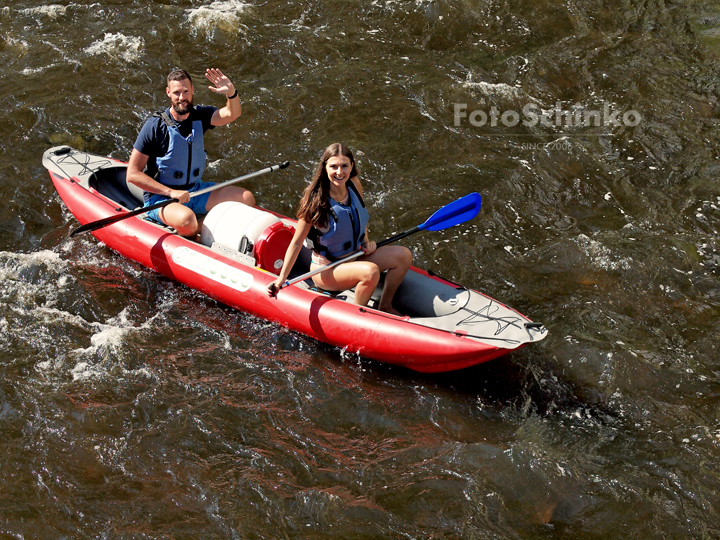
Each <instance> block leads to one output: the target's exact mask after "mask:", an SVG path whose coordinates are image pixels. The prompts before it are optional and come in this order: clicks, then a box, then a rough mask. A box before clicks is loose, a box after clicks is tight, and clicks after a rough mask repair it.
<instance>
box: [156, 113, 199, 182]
mask: <svg viewBox="0 0 720 540" xmlns="http://www.w3.org/2000/svg"><path fill="white" fill-rule="evenodd" d="M156 115H157V116H160V117H161V118H162V119H163V121H164V122H165V124H166V125H167V130H168V136H169V137H170V142H169V145H168V151H167V154H165V155H164V156H163V157H159V158H156V160H155V161H156V163H157V168H158V173H157V176H156V177H155V180H157V181H158V182H160V183H161V184H163V185H166V186H168V187H172V188H176V189H187V188H189V187H190V186H192V185H193V184H194V183H195V182H198V181H200V178H201V177H202V173H203V171H204V170H205V145H204V143H203V126H202V121H200V120H195V121H194V122H193V123H192V131H191V132H190V135H188V136H187V137H183V136H182V135H180V130H179V128H178V125H177V124H176V123H175V120H173V119H172V118H171V117H170V115H169V114H168V113H167V111H162V112H161V113H156Z"/></svg>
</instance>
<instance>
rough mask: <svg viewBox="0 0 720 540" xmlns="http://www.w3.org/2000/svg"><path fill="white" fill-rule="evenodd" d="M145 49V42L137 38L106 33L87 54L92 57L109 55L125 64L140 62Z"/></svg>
mask: <svg viewBox="0 0 720 540" xmlns="http://www.w3.org/2000/svg"><path fill="white" fill-rule="evenodd" d="M144 48H145V40H143V38H141V37H137V36H130V37H128V36H125V35H123V34H121V33H117V34H113V33H106V34H105V37H104V38H103V39H102V40H97V41H94V42H93V43H92V44H91V45H90V46H89V47H87V48H85V52H86V53H87V54H89V55H92V56H98V55H107V56H110V57H112V58H117V59H118V60H123V61H125V62H133V61H135V60H138V59H139V58H140V56H141V55H142V51H143V49H144Z"/></svg>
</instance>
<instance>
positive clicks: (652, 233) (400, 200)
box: [0, 0, 720, 539]
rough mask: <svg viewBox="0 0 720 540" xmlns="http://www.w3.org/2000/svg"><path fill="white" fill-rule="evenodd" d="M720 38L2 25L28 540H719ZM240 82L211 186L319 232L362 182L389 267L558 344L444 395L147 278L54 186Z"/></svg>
mask: <svg viewBox="0 0 720 540" xmlns="http://www.w3.org/2000/svg"><path fill="white" fill-rule="evenodd" d="M719 60H720V8H719V7H718V5H717V4H716V3H714V2H711V1H709V0H685V1H681V0H677V1H675V0H664V1H663V0H642V1H640V0H638V1H632V0H600V1H593V2H589V1H585V0H562V1H555V0H514V1H512V2H502V1H498V0H487V1H483V0H415V1H410V0H374V1H372V2H340V1H337V0H325V1H317V2H310V1H301V0H292V1H290V2H276V1H274V0H269V1H264V2H247V3H243V2H240V1H238V0H216V1H210V0H163V1H161V2H149V1H145V0H113V1H105V0H103V1H99V2H90V1H88V2H66V1H60V2H57V3H55V4H47V3H44V2H40V1H39V0H22V1H6V2H5V5H4V6H2V7H0V66H2V70H0V80H1V81H2V84H1V85H0V95H2V101H3V103H5V106H4V107H3V108H2V111H1V112H0V115H2V119H3V121H2V123H1V124H0V135H1V136H0V156H2V160H1V162H0V190H1V193H2V199H3V200H4V201H5V203H4V209H3V210H2V212H0V275H1V276H2V281H1V282H0V292H1V294H2V301H1V302H0V328H1V329H2V335H1V337H0V440H1V441H2V442H0V456H1V457H0V500H2V501H3V503H2V505H0V538H8V539H9V538H53V539H56V538H238V539H254V538H268V539H270V538H272V539H277V538H287V539H290V538H298V539H301V538H302V539H306V538H318V539H319V538H343V539H345V538H368V539H369V538H373V539H380V538H388V539H391V538H392V539H395V538H413V539H425V538H447V539H455V538H462V539H518V538H527V539H537V538H559V539H586V538H587V539H590V538H597V539H606V538H634V539H661V538H662V539H665V538H668V539H669V538H672V539H677V538H708V539H709V538H718V537H720V516H719V514H718V511H719V510H720V495H719V493H720V466H719V465H718V463H719V458H720V384H719V381H720V361H719V360H718V346H720V337H719V335H720V334H719V330H720V328H719V326H720V325H719V324H718V317H719V315H720V268H719V267H720V238H718V227H719V226H720V184H719V183H718V175H719V174H720V148H719V146H718V142H719V139H720V133H719V132H718V129H719V126H720V106H719V102H718V99H719V98H720V69H718V61H719ZM174 66H181V67H184V68H186V69H188V70H189V71H190V72H191V73H192V74H193V75H194V78H195V83H196V87H197V90H198V92H197V102H201V103H209V104H215V105H222V104H223V102H222V100H221V99H219V98H218V97H216V96H214V95H213V94H211V93H210V92H209V91H208V90H207V89H206V86H207V84H206V81H204V78H203V75H202V74H203V72H204V69H205V68H207V67H218V68H221V69H222V70H224V71H225V72H226V73H227V74H228V75H229V76H230V77H231V78H232V80H233V82H234V83H235V85H236V87H237V88H238V91H239V94H240V96H241V99H242V103H243V116H242V118H241V119H240V120H239V121H238V122H236V123H235V124H233V125H231V126H228V127H225V128H222V129H217V130H215V131H213V132H212V133H211V134H209V135H208V137H207V138H206V147H207V148H208V152H209V158H210V169H209V171H208V173H207V175H206V178H207V179H210V180H214V181H222V180H226V179H228V178H231V177H235V176H238V175H240V174H244V173H247V172H250V171H253V170H256V169H259V168H262V167H264V166H267V165H269V164H272V163H277V162H280V161H283V160H285V159H287V160H290V161H291V162H292V163H293V165H292V167H291V168H289V169H287V170H286V171H283V172H282V173H274V174H273V175H267V176H264V177H260V178H258V179H254V180H252V181H251V182H249V184H248V187H250V188H251V189H252V190H253V191H254V192H255V194H256V197H257V199H258V202H259V203H260V204H262V205H263V206H265V207H267V208H270V209H272V210H275V211H278V212H281V213H284V214H293V212H294V209H295V205H296V202H297V201H298V199H299V196H300V193H301V191H302V189H303V187H304V186H305V184H306V182H307V180H308V177H309V173H310V170H311V169H312V168H313V166H314V163H315V161H316V160H317V158H318V157H319V154H320V152H321V151H322V149H323V148H324V147H325V146H326V145H328V144H329V143H331V142H334V141H336V140H342V141H344V142H346V143H347V144H349V145H350V146H351V147H352V148H353V149H354V150H355V152H356V157H357V158H358V162H359V166H360V168H361V172H362V178H363V181H364V185H365V190H366V193H367V199H368V201H369V202H370V206H371V219H372V222H371V229H372V234H373V236H374V237H375V238H377V239H380V238H383V237H386V236H389V235H391V234H393V233H395V232H398V231H400V230H404V229H407V228H410V227H412V226H414V225H417V224H418V223H421V222H422V221H423V220H424V219H426V218H427V217H428V216H429V215H430V214H431V213H432V212H433V211H434V210H436V209H437V208H439V207H440V206H441V205H443V204H446V203H448V202H450V201H452V200H454V199H456V198H458V197H460V196H462V195H464V194H466V193H468V192H470V191H479V192H480V193H481V194H482V196H483V211H482V213H481V215H480V216H479V217H478V218H477V219H476V220H474V221H473V222H471V223H468V224H466V225H463V226H462V227H460V228H458V229H454V230H449V231H444V232H437V233H424V234H422V235H416V236H413V237H412V238H409V239H407V240H406V241H404V244H405V245H408V246H409V247H411V249H412V250H413V253H414V256H415V263H416V264H417V265H418V266H421V267H424V268H428V269H431V270H433V271H435V272H437V273H439V274H441V275H444V276H447V277H448V278H451V279H454V280H456V281H460V282H462V283H464V284H465V285H468V286H471V287H473V288H476V289H479V290H482V291H484V292H486V293H488V294H490V295H492V296H494V297H495V298H497V299H498V300H501V301H503V302H506V303H508V304H509V305H511V306H513V307H515V308H516V309H518V310H519V311H521V312H523V313H525V314H527V315H528V316H529V317H531V318H532V319H534V320H539V321H542V322H543V323H545V325H546V326H547V327H548V329H549V331H550V334H549V337H548V338H547V339H546V340H545V341H543V342H541V343H539V344H536V345H534V346H530V347H527V348H525V349H522V350H521V351H518V352H515V353H513V354H511V355H509V356H506V357H504V358H501V359H499V360H496V361H493V362H490V363H488V364H485V365H482V366H478V367H475V368H471V369H468V370H464V371H462V372H458V373H450V374H443V375H432V376H429V375H419V374H416V373H413V372H410V371H406V370H403V369H398V368H393V367H388V366H385V365H381V364H378V363H375V362H372V361H368V360H365V359H361V358H357V357H355V356H349V355H346V354H343V353H342V351H339V350H337V349H333V348H331V347H328V346H325V345H322V344H319V343H317V342H315V341H312V340H310V339H307V338H304V337H302V336H299V335H297V334H294V333H292V332H288V331H286V330H283V329H282V328H279V327H277V326H275V325H272V324H269V323H266V322H263V321H260V320H257V319H254V318H252V317H250V316H248V315H245V314H243V313H238V312H235V311H233V310H231V309H229V308H227V307H224V306H222V305H218V304H217V303H215V302H213V301H211V300H209V299H208V298H206V297H205V296H203V295H202V294H199V293H197V292H195V291H193V290H190V289H188V288H186V287H183V286H180V285H178V284H176V283H174V282H171V281H169V280H167V279H165V278H164V277H162V276H159V275H157V274H155V273H153V272H151V271H148V270H146V269H144V268H142V267H140V266H139V265H136V264H135V263H132V262H129V261H127V260H124V259H123V258H121V257H120V256H118V255H117V254H115V253H113V252H111V251H110V250H108V249H107V248H105V247H104V246H103V245H101V244H100V243H98V242H97V241H96V240H95V239H94V238H93V237H92V236H90V235H87V236H84V237H77V238H73V239H70V238H69V235H68V233H69V232H70V231H71V230H72V229H73V228H74V227H75V226H77V222H76V221H75V220H74V218H73V217H72V216H71V215H70V214H69V212H68V211H67V210H66V209H65V207H64V206H63V204H62V202H61V201H60V200H59V198H58V197H57V195H56V193H55V191H54V189H53V187H52V184H51V182H50V180H49V177H48V175H47V172H46V170H45V169H44V168H43V167H42V165H41V161H40V160H41V156H42V153H43V152H44V150H46V149H47V148H49V147H51V146H55V145H58V144H69V145H71V146H73V147H76V148H79V149H83V150H87V151H90V152H94V153H98V154H102V155H110V156H113V157H115V158H118V159H127V157H128V155H129V152H130V149H131V147H132V144H133V141H134V139H135V136H136V134H137V132H138V130H139V128H140V125H141V124H142V121H143V119H144V118H145V117H146V116H147V115H148V114H149V113H150V112H152V111H153V110H157V109H159V108H161V107H162V106H164V104H165V101H166V96H165V94H164V75H165V74H166V73H167V72H168V71H169V70H170V69H171V68H172V67H174Z"/></svg>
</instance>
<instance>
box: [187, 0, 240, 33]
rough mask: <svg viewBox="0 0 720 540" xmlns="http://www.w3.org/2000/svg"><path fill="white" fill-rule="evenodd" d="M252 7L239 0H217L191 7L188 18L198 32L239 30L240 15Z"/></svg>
mask: <svg viewBox="0 0 720 540" xmlns="http://www.w3.org/2000/svg"><path fill="white" fill-rule="evenodd" d="M252 7H253V6H252V5H251V4H246V3H244V2H241V1H239V0H217V1H215V2H212V3H211V4H210V5H208V6H200V7H199V8H194V9H189V10H188V12H187V20H188V21H189V22H190V24H191V25H192V26H193V28H194V29H195V31H196V32H197V31H203V32H207V33H212V32H214V31H215V30H216V29H220V30H223V31H226V32H237V31H239V30H241V28H242V25H241V23H240V16H241V15H242V14H243V13H246V12H248V11H249V10H250V9H252Z"/></svg>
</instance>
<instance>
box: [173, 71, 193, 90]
mask: <svg viewBox="0 0 720 540" xmlns="http://www.w3.org/2000/svg"><path fill="white" fill-rule="evenodd" d="M185 79H187V80H188V81H190V84H192V79H191V78H190V74H189V73H188V72H187V71H185V70H184V69H180V68H175V69H173V70H172V71H171V72H170V73H168V76H167V84H168V86H170V81H184V80H185Z"/></svg>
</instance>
